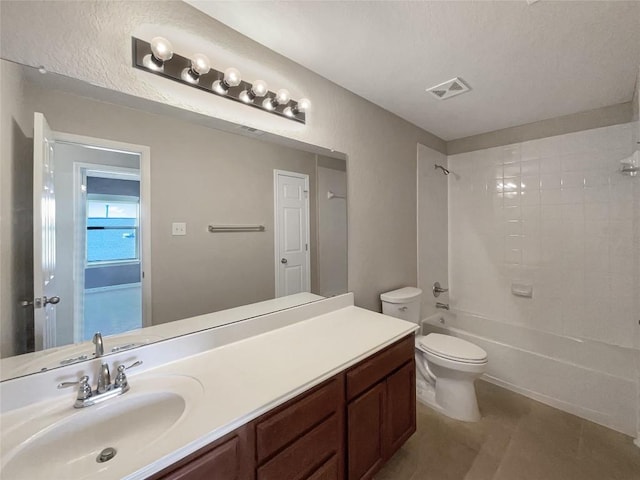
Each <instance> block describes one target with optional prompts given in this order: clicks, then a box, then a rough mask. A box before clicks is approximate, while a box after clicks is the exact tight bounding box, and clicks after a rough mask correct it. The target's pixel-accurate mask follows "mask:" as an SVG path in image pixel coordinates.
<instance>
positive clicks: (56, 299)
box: [42, 297, 60, 307]
mask: <svg viewBox="0 0 640 480" xmlns="http://www.w3.org/2000/svg"><path fill="white" fill-rule="evenodd" d="M48 303H50V304H51V305H57V304H59V303H60V297H51V298H47V297H42V305H43V306H45V307H46V306H47V304H48Z"/></svg>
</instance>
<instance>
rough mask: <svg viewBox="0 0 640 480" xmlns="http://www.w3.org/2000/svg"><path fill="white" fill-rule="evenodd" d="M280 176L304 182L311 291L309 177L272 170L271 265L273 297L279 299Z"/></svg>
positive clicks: (308, 278)
mask: <svg viewBox="0 0 640 480" xmlns="http://www.w3.org/2000/svg"><path fill="white" fill-rule="evenodd" d="M280 175H283V176H287V177H296V178H300V179H302V180H304V189H305V193H306V194H305V202H304V208H305V210H306V212H307V219H306V222H305V223H306V225H305V227H304V228H305V230H306V236H307V245H308V248H307V250H306V255H305V263H306V268H307V278H306V282H307V287H308V289H309V290H311V225H310V222H311V219H310V218H309V214H310V211H309V210H310V207H309V175H307V174H306V173H299V172H290V171H287V170H278V169H274V170H273V245H274V254H273V263H274V269H275V289H274V290H275V297H276V298H279V297H280V293H281V292H280V243H279V240H280V239H279V232H280V229H279V224H278V207H279V205H278V177H279V176H280Z"/></svg>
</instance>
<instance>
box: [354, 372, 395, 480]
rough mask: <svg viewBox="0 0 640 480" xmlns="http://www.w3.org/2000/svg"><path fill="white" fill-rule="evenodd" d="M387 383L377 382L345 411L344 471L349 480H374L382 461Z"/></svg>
mask: <svg viewBox="0 0 640 480" xmlns="http://www.w3.org/2000/svg"><path fill="white" fill-rule="evenodd" d="M385 397H386V383H385V382H380V383H378V384H377V385H375V386H374V387H372V388H371V389H370V390H368V391H367V392H365V393H363V394H362V395H361V396H360V397H358V398H356V399H355V400H353V401H352V402H351V403H350V404H349V406H348V408H347V455H348V457H347V471H348V477H347V478H348V479H349V480H360V479H370V478H373V474H374V473H375V472H377V471H378V469H379V468H380V467H381V466H382V462H383V459H384V448H385V447H384V444H385V442H384V436H383V432H384V422H385V415H384V412H385Z"/></svg>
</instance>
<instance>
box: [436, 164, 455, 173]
mask: <svg viewBox="0 0 640 480" xmlns="http://www.w3.org/2000/svg"><path fill="white" fill-rule="evenodd" d="M433 168H435V169H436V170H437V169H440V170H442V173H444V174H445V175H449V174H450V173H451V172H450V171H449V170H447V169H446V168H444V167H443V166H442V165H438V164H437V163H436V164H435V165H434V166H433Z"/></svg>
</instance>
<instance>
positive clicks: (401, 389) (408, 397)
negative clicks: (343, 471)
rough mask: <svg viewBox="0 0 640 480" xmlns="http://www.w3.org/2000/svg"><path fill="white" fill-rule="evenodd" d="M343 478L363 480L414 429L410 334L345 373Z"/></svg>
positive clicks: (375, 469) (412, 362)
mask: <svg viewBox="0 0 640 480" xmlns="http://www.w3.org/2000/svg"><path fill="white" fill-rule="evenodd" d="M346 380H347V401H348V404H347V479H348V480H361V479H363V480H366V479H371V478H373V475H374V474H375V473H376V472H377V471H378V470H380V468H381V467H382V465H384V463H385V462H386V461H387V460H388V459H389V458H391V456H392V455H393V454H394V453H395V452H396V451H397V450H398V449H399V448H400V447H401V446H402V444H403V443H404V442H405V441H406V440H407V439H408V438H409V437H410V436H411V435H412V434H413V433H414V432H415V431H416V383H415V382H416V376H415V357H414V340H413V335H411V336H409V337H406V338H404V339H402V340H400V341H399V342H396V343H395V344H393V345H391V346H390V347H388V348H386V349H385V350H383V351H382V352H380V353H378V354H376V355H374V356H373V357H370V358H368V359H366V360H364V361H362V362H360V363H359V364H358V365H356V366H354V367H353V368H351V369H349V370H348V371H347V374H346Z"/></svg>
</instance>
